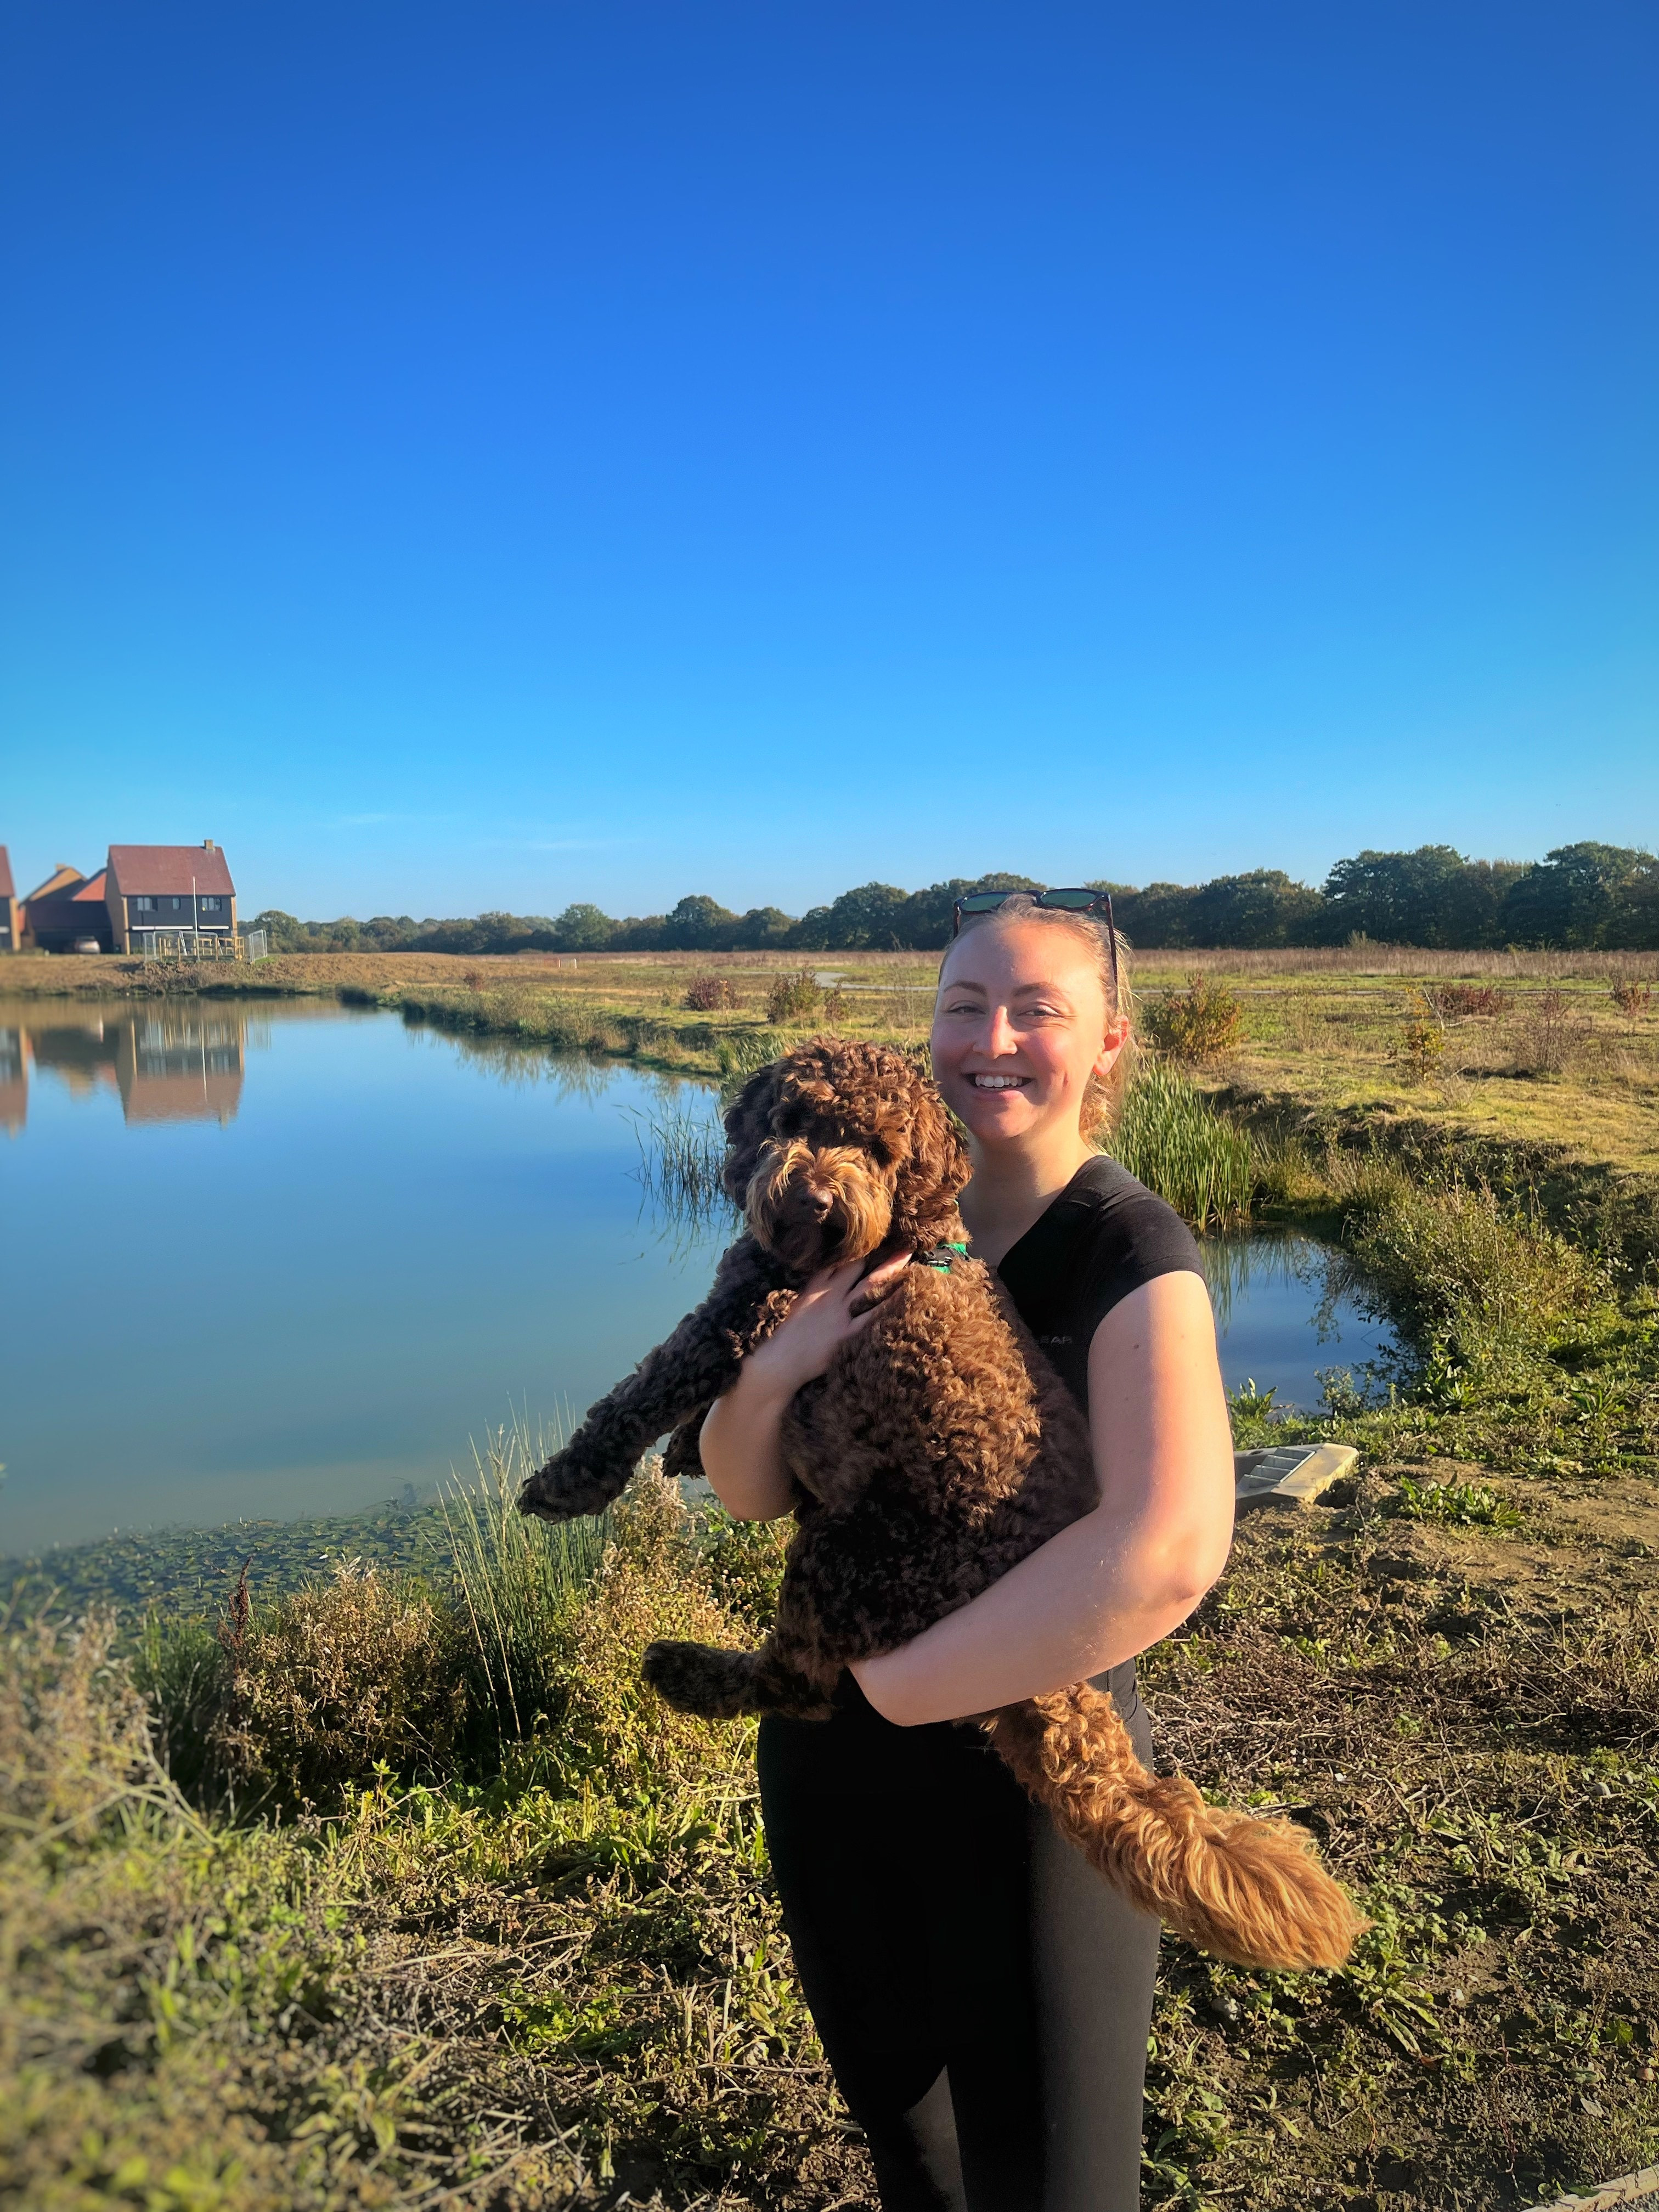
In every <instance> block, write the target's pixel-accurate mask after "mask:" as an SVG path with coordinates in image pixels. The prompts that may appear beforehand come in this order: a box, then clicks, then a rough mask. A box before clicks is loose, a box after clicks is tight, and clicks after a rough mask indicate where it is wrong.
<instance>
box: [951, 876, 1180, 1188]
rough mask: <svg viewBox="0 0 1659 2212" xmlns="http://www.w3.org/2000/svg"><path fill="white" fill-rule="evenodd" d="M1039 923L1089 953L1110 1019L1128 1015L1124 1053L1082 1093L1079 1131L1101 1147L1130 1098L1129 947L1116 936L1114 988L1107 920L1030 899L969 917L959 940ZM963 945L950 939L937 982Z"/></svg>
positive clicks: (1135, 1051) (1133, 1054)
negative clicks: (973, 933) (972, 932)
mask: <svg viewBox="0 0 1659 2212" xmlns="http://www.w3.org/2000/svg"><path fill="white" fill-rule="evenodd" d="M1030 922H1040V923H1041V924H1042V927H1044V928H1045V929H1060V930H1064V931H1065V933H1066V935H1067V936H1068V937H1071V938H1073V939H1075V940H1076V942H1077V943H1078V944H1079V945H1085V946H1086V947H1087V949H1088V952H1089V957H1090V958H1091V961H1092V962H1093V963H1094V969H1095V973H1096V975H1098V976H1099V978H1100V994H1101V996H1102V998H1103V999H1104V1000H1105V1001H1106V1011H1107V1012H1108V1013H1109V1014H1123V1015H1126V1016H1127V1018H1128V1021H1129V1034H1128V1036H1127V1037H1125V1039H1124V1040H1123V1049H1122V1051H1121V1052H1120V1053H1119V1054H1118V1056H1117V1058H1116V1059H1115V1060H1114V1061H1113V1062H1112V1066H1111V1073H1109V1074H1108V1075H1091V1076H1090V1078H1089V1082H1088V1087H1087V1089H1086V1090H1085V1091H1084V1094H1083V1103H1082V1105H1081V1107H1080V1108H1079V1112H1078V1127H1079V1129H1080V1130H1081V1131H1082V1133H1083V1134H1084V1135H1085V1137H1087V1138H1088V1139H1089V1140H1090V1142H1091V1144H1095V1145H1100V1146H1103V1145H1104V1144H1105V1141H1106V1139H1107V1138H1108V1137H1109V1136H1110V1134H1111V1133H1112V1131H1113V1130H1114V1129H1115V1127H1116V1126H1117V1121H1118V1116H1119V1115H1121V1113H1122V1111H1123V1101H1124V1099H1125V1098H1126V1097H1127V1095H1128V1090H1129V1085H1130V1084H1131V1082H1132V1081H1133V1079H1134V1070H1135V1061H1136V1060H1137V1058H1138V1057H1139V1046H1138V1045H1137V1043H1136V1042H1135V1033H1134V988H1133V984H1132V982H1131V981H1130V978H1129V962H1128V952H1129V947H1128V945H1127V942H1126V941H1125V939H1124V935H1123V933H1122V931H1121V930H1119V931H1117V933H1116V937H1117V975H1116V987H1115V988H1114V987H1113V974H1112V948H1111V945H1110V943H1109V940H1108V939H1107V935H1106V923H1105V918H1104V916H1102V917H1100V918H1099V919H1098V920H1097V919H1096V918H1095V917H1094V916H1093V915H1088V914H1078V913H1075V912H1071V911H1068V910H1067V909H1066V908H1064V907H1054V906H1033V905H1032V904H1031V903H1030V901H1029V900H1026V901H1024V902H1016V901H1015V900H1013V899H1010V900H1009V901H1007V902H1006V904H1004V905H1002V906H999V907H993V908H992V909H991V911H990V913H989V914H969V915H963V918H962V932H961V935H962V937H965V936H967V934H968V933H969V930H975V931H977V930H982V929H1013V928H1021V929H1023V928H1024V927H1025V926H1026V925H1027V923H1030ZM960 942H961V938H952V939H951V942H950V944H949V945H946V946H945V955H944V957H943V959H941V960H940V962H939V981H940V982H941V983H943V982H944V981H945V968H946V966H947V965H948V964H949V962H950V958H951V952H952V951H954V950H955V948H956V946H957V945H958V944H959V943H960Z"/></svg>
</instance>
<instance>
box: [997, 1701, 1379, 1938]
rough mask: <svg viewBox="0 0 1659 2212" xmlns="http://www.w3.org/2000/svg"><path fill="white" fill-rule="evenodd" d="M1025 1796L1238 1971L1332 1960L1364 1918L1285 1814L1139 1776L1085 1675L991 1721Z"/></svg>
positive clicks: (1135, 1899)
mask: <svg viewBox="0 0 1659 2212" xmlns="http://www.w3.org/2000/svg"><path fill="white" fill-rule="evenodd" d="M986 1725H987V1730H988V1733H989V1735H990V1736H991V1740H992V1741H993V1742H994V1744H995V1746H996V1747H997V1749H998V1751H999V1752H1000V1753H1001V1754H1002V1756H1003V1758H1004V1759H1006V1761H1007V1763H1008V1765H1010V1766H1011V1767H1012V1769H1013V1771H1014V1772H1015V1774H1016V1775H1018V1778H1019V1780H1020V1781H1021V1783H1022V1784H1024V1787H1025V1789H1026V1790H1027V1791H1028V1792H1029V1794H1030V1796H1033V1797H1034V1798H1036V1801H1037V1802H1038V1803H1039V1804H1042V1805H1046V1806H1047V1807H1048V1809H1049V1810H1050V1811H1051V1812H1052V1813H1053V1814H1054V1820H1055V1822H1056V1824H1057V1825H1058V1826H1059V1827H1060V1831H1061V1832H1062V1834H1064V1835H1065V1836H1066V1838H1068V1839H1069V1840H1070V1841H1071V1842H1072V1843H1073V1844H1076V1845H1077V1846H1078V1848H1079V1850H1081V1851H1082V1852H1083V1854H1084V1856H1085V1857H1086V1858H1087V1859H1088V1860H1089V1861H1090V1862H1091V1863H1092V1864H1093V1865H1094V1866H1095V1867H1096V1868H1097V1869H1098V1870H1099V1871H1100V1873H1102V1874H1103V1875H1105V1877H1106V1879H1107V1881H1109V1882H1110V1883H1111V1884H1112V1886H1113V1887H1114V1888H1115V1889H1117V1890H1119V1891H1121V1893H1122V1894H1123V1895H1124V1896H1126V1897H1127V1899H1129V1900H1130V1902H1131V1903H1132V1904H1133V1905H1139V1907H1140V1909H1141V1910H1142V1911H1145V1912H1155V1913H1157V1914H1158V1917H1160V1918H1161V1919H1163V1920H1164V1921H1166V1922H1167V1923H1169V1925H1170V1927H1171V1928H1173V1929H1175V1931H1176V1934H1177V1935H1178V1936H1184V1937H1185V1938H1186V1940H1187V1942H1189V1943H1193V1944H1196V1945H1197V1947H1198V1948H1199V1949H1200V1950H1203V1951H1208V1952H1211V1953H1212V1954H1213V1955H1214V1956H1215V1957H1217V1958H1218V1959H1225V1960H1230V1961H1231V1963H1232V1964H1233V1965H1234V1966H1277V1967H1305V1966H1340V1965H1341V1964H1342V1963H1343V1961H1344V1960H1346V1957H1347V1955H1348V1954H1349V1952H1350V1951H1351V1950H1352V1948H1353V1946H1354V1942H1355V1941H1356V1939H1357V1938H1358V1936H1362V1935H1363V1934H1364V1931H1365V1929H1366V1928H1367V1927H1368V1926H1369V1925H1370V1923H1369V1922H1368V1921H1366V1920H1365V1919H1364V1918H1363V1917H1362V1916H1361V1915H1360V1914H1359V1913H1358V1912H1357V1911H1355V1909H1354V1907H1353V1905H1352V1903H1351V1901H1350V1900H1349V1899H1348V1897H1347V1895H1346V1893H1345V1892H1344V1891H1343V1890H1342V1889H1341V1888H1340V1887H1338V1885H1337V1884H1336V1883H1335V1882H1334V1881H1332V1879H1331V1877H1330V1875H1328V1874H1327V1873H1326V1872H1325V1870H1324V1869H1323V1868H1322V1866H1321V1865H1320V1863H1319V1862H1318V1860H1317V1859H1316V1857H1315V1856H1314V1846H1313V1840H1312V1838H1310V1836H1309V1835H1308V1834H1307V1833H1306V1832H1304V1830H1303V1829H1300V1828H1298V1827H1296V1826H1292V1824H1291V1822H1290V1821H1288V1820H1259V1819H1257V1818H1256V1817H1255V1815H1253V1814H1249V1813H1229V1812H1224V1811H1222V1810H1221V1809H1220V1808H1218V1807H1216V1806H1213V1805H1206V1803H1205V1802H1204V1800H1203V1798H1202V1797H1201V1796H1200V1795H1199V1793H1198V1791H1197V1790H1195V1789H1194V1786H1193V1784H1191V1783H1190V1782H1188V1781H1187V1780H1186V1779H1185V1778H1184V1777H1182V1776H1181V1775H1178V1774H1176V1775H1168V1776H1164V1775H1156V1774H1151V1773H1148V1771H1147V1770H1146V1768H1145V1767H1144V1766H1143V1765H1141V1763H1140V1761H1139V1759H1138V1758H1137V1757H1136V1755H1135V1749H1134V1746H1133V1743H1132V1742H1131V1741H1130V1740H1129V1732H1128V1730H1127V1729H1126V1728H1125V1727H1124V1725H1123V1723H1122V1721H1121V1719H1120V1718H1119V1717H1118V1713H1117V1709H1116V1707H1115V1705H1113V1703H1112V1701H1111V1699H1110V1698H1109V1697H1107V1696H1104V1695H1103V1693H1102V1692H1100V1691H1098V1690H1096V1689H1093V1688H1091V1686H1090V1685H1089V1684H1088V1683H1086V1682H1079V1683H1076V1684H1074V1685H1073V1686H1072V1687H1071V1688H1070V1689H1068V1690H1060V1691H1056V1692H1054V1694H1053V1695H1052V1696H1049V1697H1042V1698H1029V1699H1025V1700H1024V1703H1023V1704H1020V1705H1005V1706H1004V1707H1003V1708H1002V1709H1001V1710H1000V1711H999V1712H996V1713H994V1715H993V1716H992V1717H991V1718H990V1720H989V1721H988V1722H987V1724H986Z"/></svg>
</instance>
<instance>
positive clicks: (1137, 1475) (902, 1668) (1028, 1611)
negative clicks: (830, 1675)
mask: <svg viewBox="0 0 1659 2212" xmlns="http://www.w3.org/2000/svg"><path fill="white" fill-rule="evenodd" d="M1089 1406H1090V1424H1089V1425H1090V1431H1091V1437H1092V1439H1093V1443H1094V1455H1095V1465H1096V1468H1097V1469H1098V1471H1099V1474H1100V1492H1101V1501H1100V1504H1099V1505H1098V1506H1097V1507H1096V1509H1095V1510H1094V1511H1093V1512H1092V1513H1090V1514H1087V1515H1085V1517H1084V1518H1083V1519H1082V1520H1081V1521H1079V1522H1074V1523H1073V1526H1072V1527H1071V1528H1065V1529H1062V1530H1061V1531H1060V1534H1059V1535H1058V1536H1055V1537H1054V1538H1052V1539H1051V1540H1050V1541H1048V1543H1046V1544H1045V1545H1043V1547H1042V1549H1041V1550H1040V1551H1036V1552H1034V1553H1032V1554H1031V1556H1030V1559H1022V1560H1021V1561H1020V1563H1019V1565H1018V1566H1017V1567H1014V1568H1012V1569H1011V1570H1010V1571H1009V1572H1008V1573H1007V1574H1006V1575H1004V1576H1003V1577H1001V1579H1000V1581H998V1582H995V1583H993V1584H992V1585H991V1587H990V1589H987V1590H984V1591H982V1592H981V1595H979V1596H978V1597H976V1598H975V1599H974V1600H973V1601H972V1602H971V1603H970V1604H968V1605H965V1606H963V1607H962V1609H961V1610H960V1612H957V1613H950V1614H947V1616H946V1617H945V1620H941V1621H939V1622H936V1623H935V1625H934V1626H933V1627H932V1628H929V1629H927V1630H926V1631H924V1632H923V1633H922V1634H921V1635H920V1636H918V1637H916V1638H915V1639H914V1640H913V1641H912V1642H911V1643H908V1644H903V1645H902V1646H901V1647H900V1649H899V1650H896V1651H890V1652H887V1653H885V1654H884V1656H882V1657H881V1658H879V1659H866V1660H863V1661H860V1662H859V1663H858V1664H857V1665H856V1666H854V1669H853V1672H854V1674H855V1675H856V1676H857V1677H858V1680H859V1682H860V1686H861V1687H862V1689H863V1691H864V1693H865V1695H866V1697H867V1698H868V1699H869V1700H870V1703H871V1704H872V1705H873V1706H874V1707H875V1708H876V1711H878V1712H879V1713H883V1714H884V1715H885V1716H886V1717H887V1718H888V1719H889V1720H890V1721H896V1722H898V1723H899V1724H900V1725H901V1726H902V1727H905V1728H914V1727H915V1726H917V1725H918V1724H919V1723H921V1722H924V1721H945V1720H958V1719H961V1718H962V1717H963V1716H965V1715H967V1714H969V1713H982V1712H989V1711H992V1710H993V1709H994V1707H996V1706H998V1705H1012V1704H1013V1703H1014V1702H1015V1701H1016V1700H1017V1699H1020V1698H1030V1697H1036V1696H1040V1695H1041V1694H1042V1692H1045V1691H1048V1690H1058V1689H1060V1688H1063V1687H1064V1686H1065V1685H1066V1683H1068V1682H1077V1681H1081V1680H1083V1679H1084V1678H1085V1676H1086V1675H1090V1674H1102V1673H1103V1672H1104V1671H1105V1669H1106V1668H1109V1667H1115V1666H1116V1665H1117V1664H1118V1663H1119V1662H1121V1661H1122V1660H1125V1659H1132V1658H1133V1657H1134V1656H1135V1654H1136V1653H1137V1652H1139V1651H1144V1650H1146V1648H1147V1646H1148V1645H1149V1644H1156V1643H1157V1642H1158V1639H1159V1638H1160V1637H1164V1636H1167V1635H1168V1634H1169V1632H1170V1630H1171V1629H1172V1628H1175V1627H1176V1626H1178V1625H1179V1624H1180V1623H1181V1622H1182V1621H1183V1620H1185V1619H1186V1618H1187V1615H1188V1613H1190V1612H1191V1611H1192V1610H1193V1607H1194V1606H1195V1605H1196V1604H1197V1603H1198V1601H1199V1600H1200V1598H1201V1597H1202V1596H1203V1595H1204V1593H1205V1591H1206V1589H1209V1587H1210V1585H1211V1583H1213V1582H1214V1581H1215V1580H1216V1578H1217V1577H1218V1575H1219V1574H1220V1572H1221V1571H1222V1569H1223V1567H1224V1566H1225V1565H1226V1563H1227V1553H1228V1550H1229V1548H1230V1547H1231V1542H1232V1528H1233V1445H1232V1435H1231V1429H1230V1427H1229V1425H1228V1420H1227V1401H1226V1398H1225V1394H1224V1392H1223V1390H1222V1387H1221V1373H1220V1369H1219V1366H1218V1363H1217V1359H1216V1347H1215V1321H1214V1317H1213V1316H1212V1313H1211V1310H1210V1298H1209V1292H1208V1291H1207V1290H1206V1288H1205V1285H1204V1282H1203V1279H1202V1278H1201V1277H1200V1276H1197V1275H1193V1274H1187V1273H1179V1274H1170V1275H1159V1276H1157V1277H1156V1278H1155V1279H1153V1280H1152V1282H1150V1283H1146V1284H1143V1285H1142V1286H1141V1287H1140V1289H1139V1290H1138V1291H1131V1292H1130V1294H1129V1296H1128V1297H1127V1298H1124V1299H1123V1300H1121V1303H1120V1304H1117V1305H1115V1306H1114V1307H1113V1309H1112V1310H1111V1311H1110V1313H1109V1314H1108V1315H1107V1316H1106V1318H1105V1320H1104V1321H1103V1322H1101V1324H1100V1326H1099V1328H1097V1330H1096V1331H1095V1334H1094V1340H1093V1342H1092V1343H1091V1346H1090V1347H1089Z"/></svg>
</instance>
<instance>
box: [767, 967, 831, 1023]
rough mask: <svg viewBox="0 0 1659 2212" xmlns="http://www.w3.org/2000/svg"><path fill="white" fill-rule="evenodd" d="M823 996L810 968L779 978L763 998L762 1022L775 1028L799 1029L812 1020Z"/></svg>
mask: <svg viewBox="0 0 1659 2212" xmlns="http://www.w3.org/2000/svg"><path fill="white" fill-rule="evenodd" d="M822 999H823V993H822V992H821V991H820V990H819V989H818V987H817V984H816V983H815V982H814V981H813V980H812V971H811V969H810V968H800V969H797V970H796V971H795V972H794V974H793V975H780V976H779V977H778V979H777V981H775V983H774V984H773V986H772V987H771V989H770V990H769V992H768V993H767V994H766V1018H767V1020H768V1021H769V1022H770V1023H772V1024H774V1026H775V1027H777V1028H781V1029H787V1028H799V1027H800V1025H801V1024H803V1023H805V1022H810V1021H811V1020H812V1019H814V1018H815V1017H816V1015H817V1011H818V1007H819V1005H820V1003H821V1001H822Z"/></svg>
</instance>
